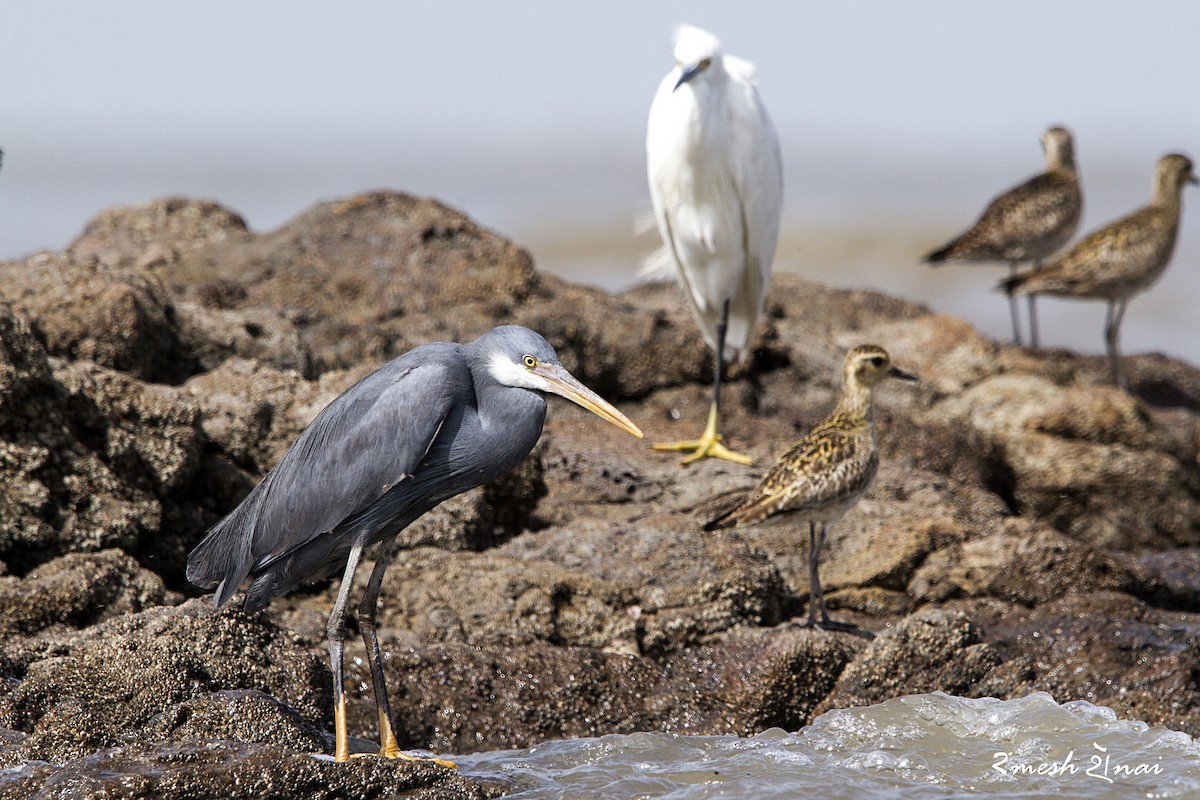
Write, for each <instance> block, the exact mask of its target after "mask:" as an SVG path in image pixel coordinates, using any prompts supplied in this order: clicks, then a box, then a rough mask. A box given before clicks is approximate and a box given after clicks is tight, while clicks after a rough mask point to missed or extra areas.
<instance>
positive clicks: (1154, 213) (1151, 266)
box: [1000, 153, 1200, 388]
mask: <svg viewBox="0 0 1200 800" xmlns="http://www.w3.org/2000/svg"><path fill="white" fill-rule="evenodd" d="M1185 183H1200V180H1197V178H1196V175H1195V173H1194V172H1193V169H1192V161H1191V159H1189V158H1188V157H1187V156H1182V155H1179V154H1178V153H1171V154H1169V155H1165V156H1163V157H1162V158H1160V159H1159V160H1158V164H1157V165H1156V167H1155V169H1154V192H1153V196H1152V197H1151V200H1150V205H1148V206H1146V207H1145V208H1143V209H1140V210H1138V211H1135V212H1134V213H1132V214H1130V215H1129V216H1127V217H1124V218H1122V219H1119V220H1117V221H1116V222H1112V223H1109V224H1108V225H1105V226H1104V227H1103V228H1100V229H1098V230H1096V231H1094V232H1093V233H1091V234H1089V235H1088V236H1087V237H1085V238H1084V239H1082V240H1081V241H1080V242H1078V243H1077V244H1076V245H1075V246H1074V247H1072V248H1071V249H1070V250H1068V251H1067V252H1066V253H1064V254H1063V255H1061V256H1059V257H1058V258H1056V259H1054V260H1053V261H1051V262H1049V263H1047V264H1044V265H1043V266H1042V267H1040V268H1038V269H1033V270H1030V271H1028V272H1024V273H1021V274H1018V275H1014V276H1012V277H1010V278H1008V279H1007V280H1004V281H1001V283H1000V287H1001V288H1002V289H1003V290H1004V292H1005V293H1006V294H1008V296H1009V297H1016V296H1017V295H1019V294H1027V295H1030V296H1032V295H1035V294H1052V295H1058V296H1060V297H1099V298H1103V299H1105V300H1107V301H1108V315H1107V317H1106V319H1105V323H1104V341H1105V343H1106V344H1107V346H1108V361H1109V366H1110V368H1111V370H1112V379H1113V383H1115V384H1117V385H1118V386H1120V387H1122V388H1125V386H1126V380H1125V374H1124V373H1123V372H1122V371H1121V359H1120V352H1119V349H1118V346H1117V337H1118V334H1119V332H1120V328H1121V319H1122V317H1124V316H1125V306H1126V304H1127V303H1128V302H1129V298H1131V297H1133V296H1134V295H1135V294H1137V293H1139V292H1142V291H1144V290H1145V289H1147V288H1148V287H1149V286H1150V284H1152V283H1154V281H1155V280H1157V279H1158V276H1159V275H1161V274H1162V272H1163V270H1164V269H1165V268H1166V266H1167V263H1168V262H1169V261H1170V260H1171V253H1172V251H1173V250H1174V249H1175V238H1176V234H1178V232H1179V215H1180V211H1181V209H1182V205H1183V204H1182V199H1183V198H1182V194H1183V186H1184V184H1185Z"/></svg>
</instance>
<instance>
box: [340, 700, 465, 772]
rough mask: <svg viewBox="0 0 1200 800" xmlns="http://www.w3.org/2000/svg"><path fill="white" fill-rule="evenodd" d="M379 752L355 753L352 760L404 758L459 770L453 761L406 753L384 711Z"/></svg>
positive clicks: (381, 712) (381, 719)
mask: <svg viewBox="0 0 1200 800" xmlns="http://www.w3.org/2000/svg"><path fill="white" fill-rule="evenodd" d="M379 742H380V744H379V752H378V753H355V754H354V755H352V756H351V758H366V757H368V756H369V757H372V758H402V759H404V760H405V761H432V762H433V763H435V764H437V765H439V766H442V767H446V768H447V769H458V764H455V763H454V762H453V761H448V760H446V759H444V758H438V757H437V756H415V755H413V754H412V753H406V752H404V751H403V750H401V749H400V745H399V743H398V742H397V741H396V734H395V733H394V732H393V731H392V721H391V720H389V719H388V718H387V715H386V714H384V713H383V709H380V710H379Z"/></svg>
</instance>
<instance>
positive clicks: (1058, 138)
mask: <svg viewBox="0 0 1200 800" xmlns="http://www.w3.org/2000/svg"><path fill="white" fill-rule="evenodd" d="M1042 150H1044V151H1045V154H1046V171H1045V172H1043V173H1041V174H1040V175H1035V176H1034V177H1032V178H1030V179H1029V180H1027V181H1025V182H1024V183H1022V184H1021V185H1019V186H1014V187H1013V188H1011V189H1009V190H1008V191H1007V192H1005V193H1004V194H1002V195H1000V196H999V197H997V198H995V199H994V200H992V202H990V203H989V204H988V207H987V208H985V209H984V210H983V213H982V214H981V215H980V216H979V219H978V220H976V222H975V224H974V225H972V226H971V227H970V229H968V230H967V231H966V232H965V233H963V234H962V235H960V236H958V237H957V238H955V239H953V240H951V241H950V242H949V243H948V244H946V245H945V246H944V247H941V248H939V249H937V250H934V251H933V252H932V253H930V254H929V255H927V256H926V257H925V261H926V262H927V263H929V264H941V263H943V262H947V261H1007V262H1008V264H1009V269H1010V270H1011V274H1013V275H1015V274H1016V272H1017V268H1018V267H1019V266H1020V265H1021V264H1023V263H1027V262H1033V263H1034V266H1035V268H1036V266H1037V265H1038V264H1039V263H1040V262H1041V260H1042V259H1043V258H1046V257H1047V256H1050V255H1052V254H1054V253H1055V252H1056V251H1057V250H1058V249H1059V248H1060V247H1062V246H1063V245H1065V244H1066V243H1067V242H1068V241H1069V240H1070V238H1071V236H1072V235H1073V234H1074V233H1075V228H1076V227H1078V225H1079V216H1080V214H1081V213H1082V211H1083V192H1082V191H1081V190H1080V188H1079V174H1078V172H1077V171H1076V169H1075V146H1074V143H1073V142H1072V140H1071V133H1070V131H1068V130H1067V129H1066V128H1051V129H1050V130H1048V131H1046V132H1045V133H1044V134H1042ZM1009 308H1010V311H1011V313H1012V323H1013V341H1015V342H1016V343H1017V344H1020V343H1021V328H1020V321H1019V319H1018V314H1017V301H1016V300H1015V299H1011V300H1010V301H1009ZM1029 339H1030V343H1031V344H1032V345H1033V346H1034V347H1037V344H1038V334H1037V313H1036V309H1035V308H1034V300H1033V296H1032V295H1030V297H1029Z"/></svg>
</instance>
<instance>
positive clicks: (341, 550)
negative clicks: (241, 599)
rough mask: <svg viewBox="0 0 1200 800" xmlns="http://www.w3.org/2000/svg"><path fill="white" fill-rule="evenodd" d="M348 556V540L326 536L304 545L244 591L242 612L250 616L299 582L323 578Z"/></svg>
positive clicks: (271, 565)
mask: <svg viewBox="0 0 1200 800" xmlns="http://www.w3.org/2000/svg"><path fill="white" fill-rule="evenodd" d="M349 556H350V537H346V536H336V535H333V534H326V535H322V536H317V537H315V538H313V539H310V540H309V541H307V542H305V543H304V544H303V545H301V546H300V547H297V548H295V549H294V550H292V551H291V552H289V553H287V554H286V555H284V556H281V557H280V558H276V559H274V560H272V561H271V562H270V563H269V564H267V565H266V566H265V567H263V569H262V570H261V571H257V572H256V573H255V575H254V579H253V580H252V581H250V586H249V588H247V589H246V611H247V613H250V614H253V613H254V612H256V611H259V610H261V609H263V608H265V607H266V605H267V604H268V603H270V602H271V600H273V599H274V598H276V597H279V596H280V595H283V594H287V593H288V592H290V591H291V590H292V589H294V588H295V587H296V586H297V585H299V584H300V583H301V582H302V581H316V580H321V579H322V578H327V577H329V576H330V575H332V574H333V573H334V572H336V571H337V570H338V568H339V567H341V566H343V565H344V564H345V563H346V559H347V558H348V557H349Z"/></svg>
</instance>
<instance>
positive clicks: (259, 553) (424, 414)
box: [187, 325, 642, 763]
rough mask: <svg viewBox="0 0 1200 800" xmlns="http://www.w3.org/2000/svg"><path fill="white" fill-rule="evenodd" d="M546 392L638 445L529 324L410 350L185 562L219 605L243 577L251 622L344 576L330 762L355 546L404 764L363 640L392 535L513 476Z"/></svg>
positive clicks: (313, 429) (288, 458)
mask: <svg viewBox="0 0 1200 800" xmlns="http://www.w3.org/2000/svg"><path fill="white" fill-rule="evenodd" d="M546 393H550V394H556V395H559V396H561V397H565V398H566V399H568V400H571V401H572V402H575V403H577V404H579V405H580V406H582V407H584V408H586V409H588V410H589V411H592V412H594V413H595V414H597V415H598V416H600V417H601V418H603V419H605V420H607V421H609V422H611V423H612V424H614V425H616V426H617V427H619V428H621V429H622V430H624V431H627V432H629V433H631V434H633V435H634V436H638V437H641V436H642V432H641V430H639V429H638V427H637V426H636V425H634V424H633V423H632V422H631V421H630V420H629V419H628V418H627V417H626V416H625V415H624V414H622V413H621V412H620V411H618V410H617V409H616V408H614V407H613V406H612V405H610V404H609V403H607V402H605V401H604V400H602V399H601V398H600V397H599V396H598V395H596V393H595V392H593V391H591V390H590V389H588V388H587V387H586V386H584V385H583V384H582V383H580V382H579V381H578V380H576V379H575V378H574V377H573V376H572V375H571V374H570V373H569V372H567V370H566V369H565V368H564V367H563V366H562V364H561V363H559V360H558V356H557V355H556V354H555V352H554V348H553V347H551V346H550V344H549V343H548V342H547V341H546V340H545V339H543V338H542V337H541V336H540V335H539V334H537V333H535V332H534V331H531V330H529V329H528V328H522V327H518V326H514V325H508V326H502V327H498V328H494V329H493V330H491V331H490V332H488V333H485V334H484V335H483V336H480V337H479V338H478V339H476V340H475V341H473V342H471V343H470V344H465V345H460V344H452V343H448V342H437V343H433V344H426V345H422V346H420V347H417V348H415V349H413V350H410V351H409V352H407V353H405V354H404V355H402V356H400V357H398V358H396V359H394V360H393V361H391V362H389V363H387V364H385V365H384V366H383V367H381V368H380V369H378V370H376V371H375V372H372V373H371V374H370V375H368V376H367V377H365V378H363V379H362V380H361V381H359V382H358V383H356V384H355V385H353V386H352V387H350V388H349V389H347V390H346V391H345V392H344V393H342V394H341V395H340V396H339V397H338V398H337V399H335V400H334V401H333V402H331V403H330V404H329V405H328V406H326V407H325V408H324V409H323V410H322V411H321V413H319V414H318V415H317V417H316V418H315V419H314V420H313V421H312V423H311V424H310V425H309V426H308V427H307V428H306V429H305V430H304V432H303V433H301V434H300V436H299V437H298V438H297V439H296V441H295V443H293V444H292V446H291V447H290V448H289V449H288V451H287V452H286V453H285V454H284V456H283V458H281V459H280V461H279V463H278V464H276V465H275V467H274V468H273V469H272V470H271V471H270V472H268V473H267V475H266V477H265V478H263V480H262V481H261V482H260V483H259V484H258V485H257V486H256V487H255V488H254V489H253V490H252V491H251V492H250V494H249V495H247V496H246V498H245V499H244V500H242V502H241V504H239V505H238V506H237V507H236V508H235V509H233V511H231V512H229V514H228V515H227V516H226V517H225V518H224V519H222V520H221V521H220V522H218V523H217V524H216V525H214V526H213V527H212V528H211V529H210V530H209V531H208V533H207V535H206V536H205V537H204V539H203V541H201V542H200V544H199V545H197V546H196V548H195V549H194V550H193V551H192V552H191V554H190V555H189V556H188V563H187V578H188V580H189V581H191V582H192V583H193V584H195V585H196V586H199V587H201V588H205V589H213V588H215V590H216V595H215V598H214V599H215V602H216V605H217V606H218V607H220V606H222V605H224V604H225V603H226V602H228V601H229V599H230V597H231V596H232V595H233V593H234V592H235V591H236V590H237V589H238V588H239V587H240V586H241V585H242V583H243V582H244V581H245V580H246V579H247V578H249V579H250V585H249V588H248V589H247V592H246V599H245V608H246V611H247V612H249V613H254V612H256V611H259V610H261V609H262V608H264V607H265V606H266V605H267V603H269V602H270V601H271V599H272V598H275V597H278V596H280V595H282V594H284V593H286V592H288V591H289V590H291V589H292V588H293V587H295V586H296V585H297V584H298V583H300V582H301V581H305V580H310V579H317V578H322V577H326V576H329V575H332V574H334V573H335V572H337V571H338V570H339V569H341V570H342V582H341V586H340V587H339V590H338V595H337V600H336V602H335V603H334V606H333V612H332V613H331V614H330V616H329V624H328V634H329V660H330V667H331V669H332V672H333V692H334V730H335V747H334V755H335V757H336V758H337V760H339V761H344V760H346V759H347V758H349V741H348V737H347V733H346V698H345V693H344V689H343V676H342V665H343V651H344V642H345V637H346V606H347V601H348V599H349V594H350V589H351V587H352V586H353V584H354V574H355V571H356V569H357V568H358V563H359V559H360V558H361V557H362V554H363V550H364V549H365V548H367V547H369V546H370V545H373V544H376V543H382V544H381V546H380V550H379V557H378V559H377V560H376V562H375V566H374V569H373V570H372V571H371V577H370V580H369V582H368V584H367V587H366V591H365V592H364V595H363V597H362V600H361V602H360V604H359V606H358V618H359V624H360V628H361V630H362V635H363V642H364V644H365V645H366V653H367V660H368V662H369V667H370V671H371V681H372V685H373V688H374V693H375V704H376V707H377V710H378V714H379V738H380V755H382V756H386V757H391V758H396V757H406V754H404V753H403V752H402V751H401V750H400V748H399V745H398V743H397V741H396V738H395V735H394V732H393V730H392V724H391V709H390V705H389V703H388V696H387V686H386V683H385V681H384V675H383V668H382V665H381V659H380V650H379V640H378V637H377V636H376V632H375V625H376V607H377V601H378V597H379V590H380V586H381V583H382V580H383V574H384V570H385V569H386V568H387V564H388V559H389V557H390V555H391V553H392V550H393V547H394V544H395V540H396V535H397V534H398V533H399V532H400V531H401V530H402V529H404V528H405V527H406V526H407V525H409V524H410V523H412V522H413V521H414V520H416V519H417V518H418V517H420V516H421V515H422V514H424V513H425V512H426V511H429V510H430V509H432V508H433V507H434V506H436V505H438V504H439V503H441V502H442V501H444V500H447V499H449V498H451V497H453V496H455V495H457V494H460V493H462V492H465V491H467V490H468V489H471V488H474V487H476V486H480V485H482V484H485V483H487V482H489V481H492V480H494V479H496V478H498V477H500V476H501V475H504V474H505V473H507V472H508V471H509V470H511V469H513V468H514V467H515V466H516V465H517V464H518V463H519V462H520V461H521V460H522V459H523V458H524V457H525V456H526V455H527V454H528V453H529V452H530V450H532V449H533V446H534V445H535V444H536V443H537V441H538V438H539V437H540V436H541V434H542V424H543V422H544V421H545V418H546V397H545V395H546ZM446 763H449V762H446Z"/></svg>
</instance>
